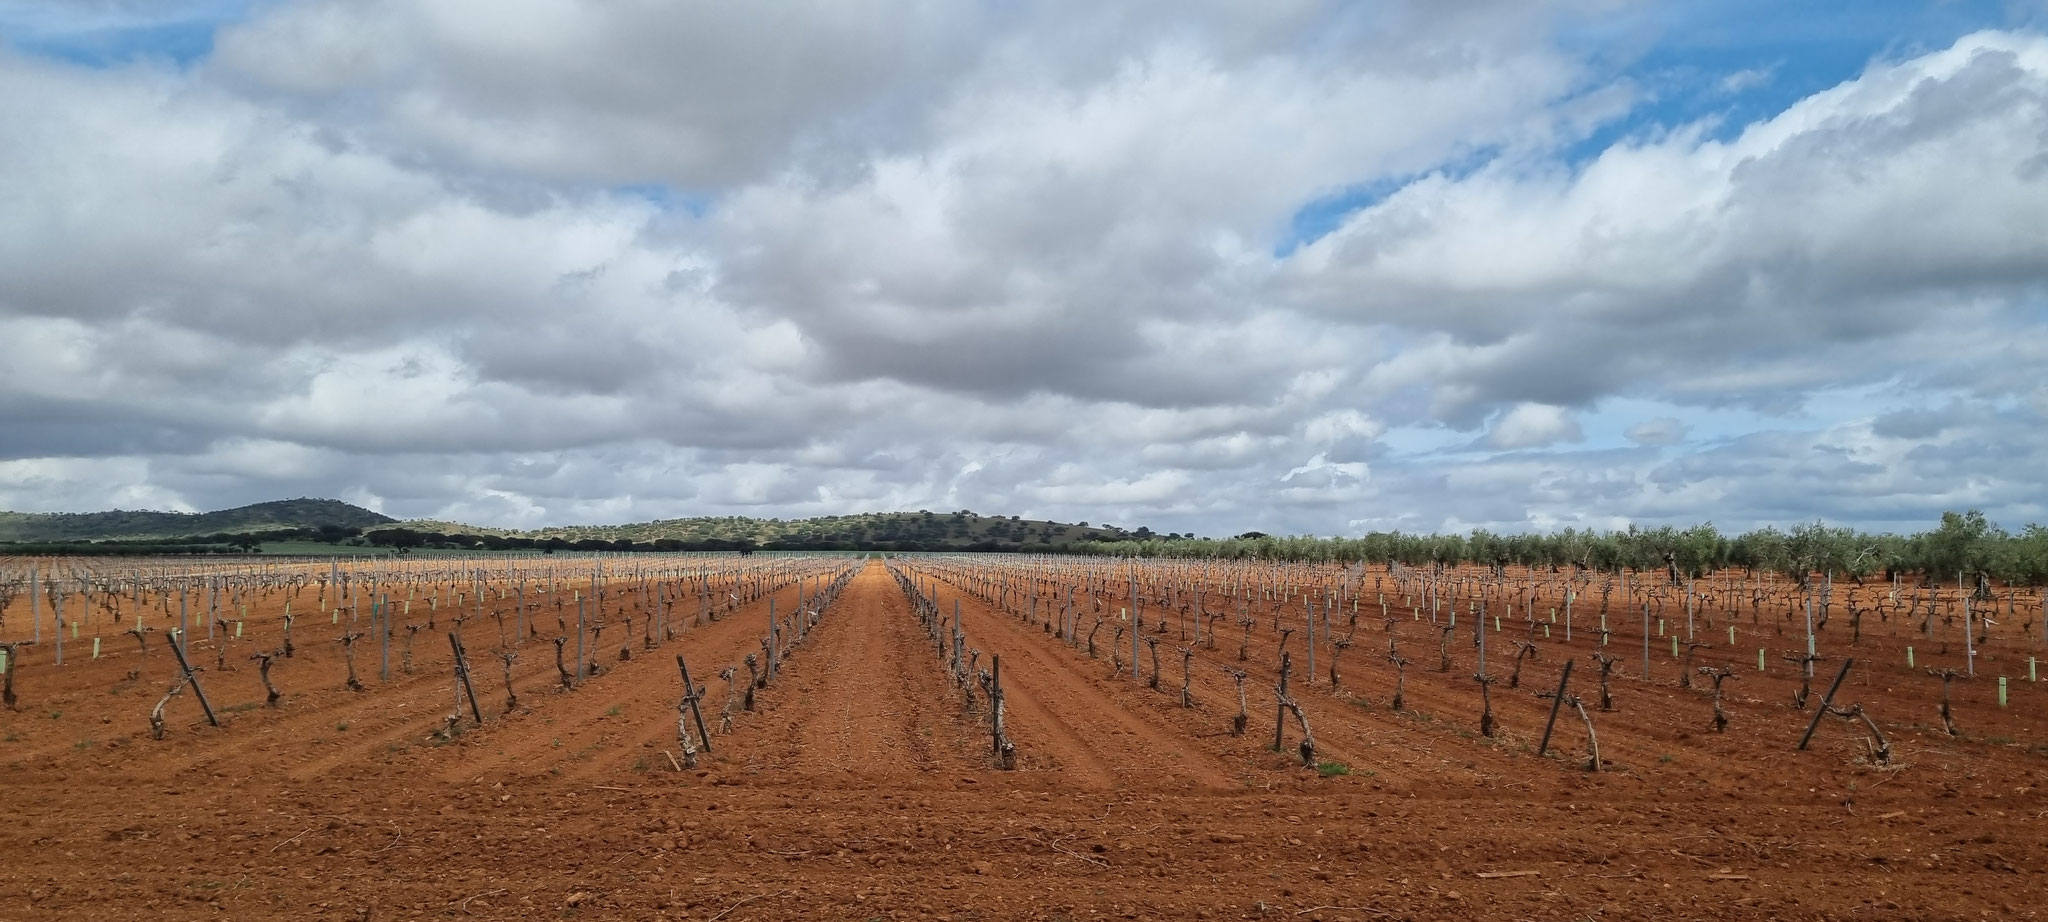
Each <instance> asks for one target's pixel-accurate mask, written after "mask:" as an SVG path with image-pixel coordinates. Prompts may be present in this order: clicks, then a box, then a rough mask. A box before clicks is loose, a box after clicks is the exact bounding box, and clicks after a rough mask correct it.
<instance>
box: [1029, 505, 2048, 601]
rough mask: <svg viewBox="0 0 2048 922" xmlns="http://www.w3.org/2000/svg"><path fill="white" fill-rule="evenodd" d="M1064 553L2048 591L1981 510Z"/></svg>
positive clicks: (2045, 544) (2039, 538)
mask: <svg viewBox="0 0 2048 922" xmlns="http://www.w3.org/2000/svg"><path fill="white" fill-rule="evenodd" d="M1066 549H1067V550H1072V551H1074V552H1078V553H1092V554H1107V555H1114V556H1122V557H1194V558H1221V559H1247V558H1256V559H1261V560H1291V561H1304V562H1333V561H1347V560H1365V561H1372V562H1375V563H1396V562H1398V563H1403V564H1407V565H1409V566H1429V565H1432V564H1443V565H1446V566H1448V565H1453V564H1459V563H1474V564H1480V565H1484V566H1493V567H1508V566H1529V567H1550V568H1558V569H1564V568H1577V569H1580V570H1600V571H1613V570H1619V569H1624V568H1626V569H1630V570H1639V571H1649V570H1662V571H1665V572H1666V573H1667V574H1668V575H1670V576H1672V577H1673V578H1682V577H1687V576H1699V575H1703V574H1705V573H1709V572H1712V571H1715V570H1721V569H1726V568H1730V567H1735V568H1743V569H1748V570H1755V571H1771V572H1776V573H1783V574H1785V575H1787V576H1789V577H1791V578H1792V579H1795V580H1799V581H1804V580H1806V579H1808V578H1811V577H1813V576H1816V575H1818V574H1833V575H1835V576H1838V577H1843V578H1848V579H1852V580H1858V581H1860V580H1863V579H1865V578H1868V577H1871V576H1873V575H1884V576H1886V577H1890V576H1891V575H1893V574H1899V573H1910V574H1919V575H1923V576H1924V577H1925V578H1927V579H1930V580H1939V581H1941V582H1945V583H1952V582H1953V581H1955V580H1957V579H1962V580H1965V581H1967V582H1969V583H1973V584H1981V583H1983V582H1984V581H1986V580H1997V581H2000V582H2004V583H2009V584H2027V585H2043V584H2048V526H2042V525H2029V526H2027V527H2026V529H2025V530H2024V531H2021V532H2020V533H2018V534H2012V533H2008V532H2006V531H2005V530H2004V529H2001V528H1999V527H1997V526H1996V525H1993V524H1991V523H1990V522H1989V521H1987V520H1986V519H1985V518H1984V514H1983V513H1982V512H1979V511H1977V510H1975V509H1972V510H1970V511H1968V512H1948V513H1943V514H1942V517H1941V522H1940V524H1939V525H1937V526H1936V527H1935V528H1934V529H1932V530H1929V531H1925V532H1921V533H1919V534H1916V535H1894V534H1878V535H1873V534H1866V533H1862V532H1858V531H1855V530H1853V529H1849V528H1834V527H1830V526H1828V525H1827V524H1825V523H1822V522H1814V523H1812V524H1808V525H1801V526H1798V527H1795V528H1792V529H1790V530H1789V531H1787V530H1780V529H1777V528H1772V527H1766V528H1760V529H1757V530H1755V531H1751V532H1747V533H1745V534H1741V535H1735V536H1732V537H1731V536H1728V535H1723V534H1721V533H1720V531H1718V530H1716V529H1715V528H1714V526H1713V524H1712V523H1711V522H1710V523H1706V524H1702V525H1695V526H1693V527H1691V528H1686V529H1677V528H1673V527H1671V526H1669V525H1666V526H1661V527H1658V528H1652V529H1643V528H1637V527H1635V526H1630V527H1629V528H1628V529H1627V530H1626V531H1608V532H1602V531H1592V530H1587V531H1579V530H1576V529H1571V528H1567V529H1564V530H1563V531H1558V532H1552V533H1550V534H1514V535H1502V534H1495V533H1493V532H1489V531H1485V530H1476V531H1473V532H1472V533H1471V534H1469V535H1423V534H1407V533H1403V532H1373V533H1371V534H1368V535H1365V536H1363V537H1358V538H1314V537H1305V536H1301V537H1286V538H1280V537H1273V536H1270V535H1263V534H1258V533H1251V534H1247V535H1243V536H1240V537H1237V538H1225V539H1209V538H1181V539H1171V538H1150V539H1146V540H1140V541H1102V542H1083V543H1078V544H1075V545H1072V546H1071V547H1069V548H1066Z"/></svg>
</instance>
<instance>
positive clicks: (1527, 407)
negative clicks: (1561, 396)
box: [1486, 403, 1585, 450]
mask: <svg viewBox="0 0 2048 922" xmlns="http://www.w3.org/2000/svg"><path fill="white" fill-rule="evenodd" d="M1584 438H1585V435H1584V433H1583V432H1581V431H1580V429H1579V422H1578V420H1576V419H1574V418H1572V415H1571V414H1570V413H1569V412H1566V410H1565V408H1563V407H1558V406H1551V405H1550V404H1547V403H1520V404H1516V405H1515V407H1514V409H1511V410H1509V411H1507V412H1506V413H1504V414H1502V415H1501V417H1500V419H1498V420H1495V421H1494V424H1493V428H1492V429H1491V430H1490V431H1488V432H1487V434H1486V443H1487V444H1488V445H1491V446H1493V447H1494V448H1499V449H1504V450H1513V449H1517V448H1542V447H1544V446H1546V445H1552V444H1555V443H1558V442H1577V441H1580V440H1582V439H1584Z"/></svg>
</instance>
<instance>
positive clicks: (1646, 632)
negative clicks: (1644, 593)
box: [1643, 602, 1650, 682]
mask: <svg viewBox="0 0 2048 922" xmlns="http://www.w3.org/2000/svg"><path fill="white" fill-rule="evenodd" d="M1643 681H1645V682H1648V681H1650V603H1648V602H1644V603H1643Z"/></svg>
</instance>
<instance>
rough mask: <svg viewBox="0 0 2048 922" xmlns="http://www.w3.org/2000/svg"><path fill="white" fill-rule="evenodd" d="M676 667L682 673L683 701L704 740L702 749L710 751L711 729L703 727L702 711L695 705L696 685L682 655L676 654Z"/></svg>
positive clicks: (699, 735)
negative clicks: (692, 681) (688, 707)
mask: <svg viewBox="0 0 2048 922" xmlns="http://www.w3.org/2000/svg"><path fill="white" fill-rule="evenodd" d="M676 668H677V669H678V670H681V671H682V673H683V701H684V702H686V703H687V704H689V706H690V716H691V717H692V718H693V719H694V720H695V721H696V722H697V736H698V738H699V739H702V740H703V741H704V751H705V752H710V751H711V731H709V730H706V729H704V712H703V710H702V709H700V708H699V707H698V706H697V698H698V695H697V686H696V685H694V684H692V683H691V682H690V665H689V664H688V663H685V662H683V655H682V654H681V653H678V654H676Z"/></svg>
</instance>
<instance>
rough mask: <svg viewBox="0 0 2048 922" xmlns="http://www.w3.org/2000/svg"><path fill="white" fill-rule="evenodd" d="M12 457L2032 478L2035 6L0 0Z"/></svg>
mask: <svg viewBox="0 0 2048 922" xmlns="http://www.w3.org/2000/svg"><path fill="white" fill-rule="evenodd" d="M0 126H5V127H4V129H0V509H12V510H16V511H34V512H50V511H91V510H99V509H111V508H120V509H168V510H180V511H198V510H207V509H217V508H225V507H229V506H235V505H241V504H244V503H250V502H259V501H264V500H270V499H280V498H290V497H299V496H318V497H333V498H338V499H344V500H348V501H351V502H355V503H359V504H361V505H364V506H367V507H370V508H373V509H376V510H378V511H381V512H384V513H386V514H389V515H394V516H398V517H401V518H416V517H432V518H440V519H452V520H456V521H463V522H469V523H474V524H481V525H490V526H498V527H510V528H529V527H538V526H543V525H562V524H602V523H617V522H630V521H642V520H648V519H655V518H671V517H682V516H693V515H749V516H760V517H780V518H793V517H805V516H813V515H828V514H843V513H855V512H868V511H891V510H916V509H930V510H933V511H951V510H955V509H971V510H974V511H976V512H982V513H988V514H1001V515H1021V516H1026V517H1032V518H1051V519H1057V520H1063V521H1087V522H1091V523H1112V524H1117V525H1122V526H1124V527H1137V526H1140V525H1144V526H1148V527H1150V528H1152V529H1154V530H1155V531H1159V532H1182V533H1195V534H1201V535H1212V536H1222V535H1230V534H1235V533H1238V532H1241V531H1246V530H1253V529H1256V530H1260V531H1266V532H1270V533H1276V534H1319V535H1355V534H1359V533H1363V532H1367V531H1379V530H1392V529H1400V530H1404V531H1440V530H1447V531H1462V530H1466V529H1470V528H1488V529H1493V530H1497V531H1509V532H1519V531H1530V530H1550V529H1556V528H1562V527H1567V526H1569V527H1578V528H1587V527H1592V528H1603V529H1604V528H1616V527H1623V526H1625V525H1626V524H1628V523H1631V522H1633V523H1638V524H1642V525H1645V526H1656V525H1660V524H1667V523H1668V524H1676V525H1681V526H1682V525H1689V524H1693V523H1697V522H1701V521H1711V522H1713V523H1715V524H1716V525H1718V526H1720V527H1722V528H1723V529H1724V530H1740V529H1747V528H1751V527H1756V526H1758V525H1763V524H1778V525H1788V524H1796V523H1802V522H1810V521H1814V520H1816V519H1822V520H1826V521H1828V522H1831V523H1835V524H1843V525H1851V526H1855V527H1860V528H1866V529H1872V530H1890V531H1902V532H1903V531H1918V530H1922V529H1924V528H1927V527H1929V526H1930V525H1931V524H1933V523H1934V521H1935V520H1936V519H1937V518H1938V517H1939V515H1940V513H1941V512H1942V511H1943V510H1946V509H1963V508H1978V509H1982V510H1984V511H1985V513H1986V514H1987V515H1989V516H1990V517H1991V518H1992V520H1993V521H1995V522H1999V523H2002V524H2004V525H2006V526H2007V527H2012V528H2017V527H2020V526H2021V525H2023V524H2025V523H2029V522H2044V521H2048V463H2044V461H2048V2H2041V0H2027V2H2019V0H2009V2H2008V0H1999V2H1968V0H1935V2H1894V0H1868V2H1856V3H1818V2H1798V0H1794V2H1787V0H1740V2H1698V3H1679V4H1672V3H1650V2H1627V0H1581V2H1562V3H1541V2H1531V0H1465V2H1456V3H1445V2H1437V0H1416V2H1374V3H1356V2H1327V3H1326V2H1317V0H1270V2H1261V3H1242V2H1235V0H1133V2H1126V3H1117V4H1103V3H1096V2H1038V0H1000V2H996V0H991V2H980V3H976V2H966V0H957V2H954V0H949V2H932V0H872V2H865V3H845V2H839V0H819V2H801V0H792V2H788V3H766V4H762V3H726V2H720V3H712V2H678V3H669V2H652V0H646V2H640V0H488V2H485V0H438V2H402V0H335V2H284V0H278V2H262V0H61V2H60V0H45V2H39V0H0Z"/></svg>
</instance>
